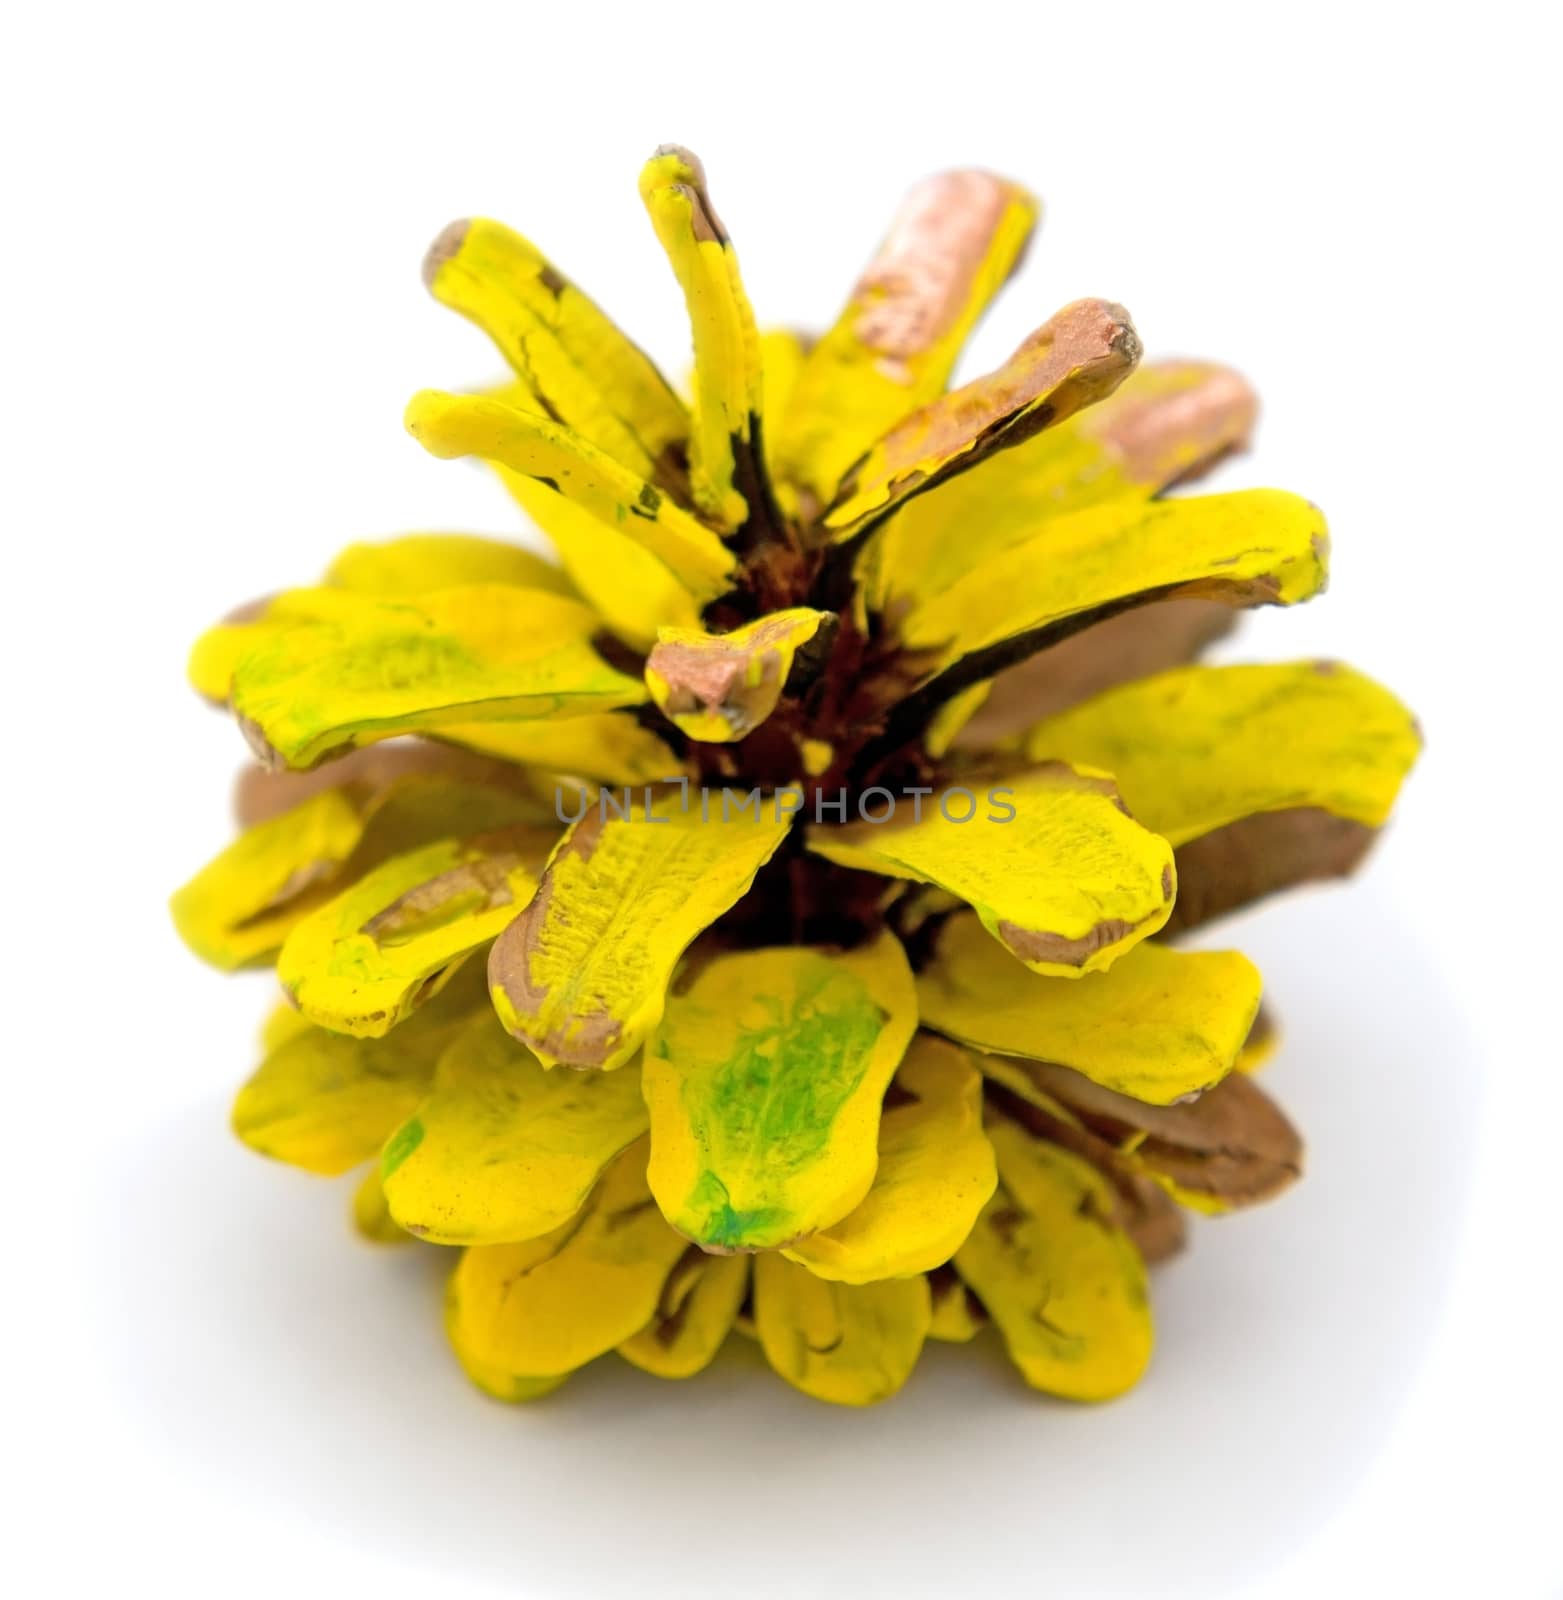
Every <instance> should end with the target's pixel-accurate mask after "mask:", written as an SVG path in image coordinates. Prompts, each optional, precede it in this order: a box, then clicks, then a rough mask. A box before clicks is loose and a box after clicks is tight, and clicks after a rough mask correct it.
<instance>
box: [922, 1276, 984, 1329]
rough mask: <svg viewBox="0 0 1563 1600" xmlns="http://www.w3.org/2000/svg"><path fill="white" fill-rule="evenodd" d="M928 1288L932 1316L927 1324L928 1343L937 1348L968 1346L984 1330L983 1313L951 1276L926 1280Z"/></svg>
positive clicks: (969, 1293) (975, 1301)
mask: <svg viewBox="0 0 1563 1600" xmlns="http://www.w3.org/2000/svg"><path fill="white" fill-rule="evenodd" d="M928 1288H929V1292H930V1294H931V1295H932V1297H933V1316H932V1318H931V1319H930V1321H929V1323H928V1337H929V1338H930V1339H937V1340H938V1341H939V1342H940V1343H941V1344H970V1343H971V1341H972V1340H973V1339H975V1338H976V1337H977V1335H978V1334H979V1333H981V1332H982V1330H983V1329H984V1328H985V1327H987V1325H988V1317H987V1313H986V1312H985V1311H984V1310H983V1309H982V1306H981V1305H980V1304H979V1303H978V1301H977V1298H976V1296H975V1295H973V1294H972V1292H971V1290H970V1289H968V1288H967V1287H966V1285H965V1284H964V1283H962V1282H961V1280H960V1279H959V1278H957V1277H955V1276H954V1274H953V1273H952V1274H950V1275H948V1276H943V1275H941V1276H939V1277H937V1278H935V1277H930V1278H929V1280H928Z"/></svg>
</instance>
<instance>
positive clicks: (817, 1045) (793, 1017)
mask: <svg viewBox="0 0 1563 1600" xmlns="http://www.w3.org/2000/svg"><path fill="white" fill-rule="evenodd" d="M757 1004H758V1005H759V1006H760V1007H762V1008H763V1009H765V1010H766V1011H768V1012H769V1013H770V1018H769V1020H768V1021H767V1022H766V1024H765V1025H763V1026H761V1027H748V1028H744V1027H742V1025H740V1031H739V1033H738V1037H737V1038H736V1040H735V1041H734V1044H733V1048H732V1050H731V1052H730V1053H729V1054H728V1055H727V1057H726V1058H725V1059H724V1060H722V1061H721V1062H719V1063H717V1064H716V1065H714V1066H713V1067H711V1068H709V1069H708V1070H707V1071H705V1072H700V1071H695V1072H691V1073H690V1074H689V1076H688V1078H687V1079H686V1081H685V1089H684V1103H685V1106H686V1108H687V1109H688V1111H689V1113H690V1120H691V1122H692V1123H694V1124H695V1126H696V1127H697V1128H698V1129H700V1131H701V1132H703V1133H704V1134H705V1135H706V1137H707V1138H708V1139H709V1140H710V1141H711V1143H712V1144H714V1145H716V1146H718V1147H721V1146H725V1147H726V1148H727V1149H728V1150H730V1151H732V1152H734V1153H737V1154H739V1155H741V1156H742V1157H744V1158H748V1157H750V1156H752V1155H753V1154H754V1153H755V1152H758V1151H763V1152H764V1162H765V1165H766V1167H767V1168H768V1169H770V1170H772V1171H776V1172H783V1173H787V1172H795V1171H797V1170H798V1169H799V1168H801V1167H805V1166H807V1165H809V1163H810V1162H812V1161H814V1160H815V1159H817V1158H818V1156H819V1154H820V1152H821V1150H823V1149H824V1147H825V1145H826V1144H827V1143H828V1141H829V1139H830V1133H831V1129H832V1128H833V1127H834V1126H835V1122H836V1118H837V1117H838V1116H839V1115H840V1112H841V1108H842V1106H843V1105H844V1104H845V1103H846V1101H847V1100H848V1099H849V1098H850V1096H851V1094H852V1091H853V1090H854V1089H856V1088H857V1086H858V1084H859V1083H861V1082H862V1080H863V1073H864V1071H865V1070H866V1068H867V1066H868V1058H869V1054H870V1052H871V1051H872V1050H873V1048H874V1043H875V1041H876V1040H877V1039H878V1037H879V1034H880V1030H881V1029H882V1028H883V1026H884V1021H885V1019H884V1015H883V1013H882V1012H881V1011H880V1009H879V1007H878V1006H877V1005H875V1004H874V1001H873V997H872V996H871V995H870V994H869V992H868V990H867V988H866V987H865V986H864V984H863V983H862V981H861V980H860V979H858V978H857V977H855V976H854V975H853V974H851V973H848V972H844V971H842V970H841V969H840V968H839V967H836V966H834V965H833V964H832V963H830V962H829V961H827V960H826V959H825V958H824V957H817V958H815V960H813V961H811V962H810V963H809V964H808V965H807V966H806V967H805V968H804V969H803V970H802V971H801V972H800V973H799V978H798V984H797V991H796V993H795V994H794V995H793V996H792V997H791V1001H790V1003H789V1001H788V999H787V998H786V997H781V996H769V995H768V996H764V997H761V998H759V999H758V1000H757ZM676 1055H677V1047H676V1045H675V1057H676Z"/></svg>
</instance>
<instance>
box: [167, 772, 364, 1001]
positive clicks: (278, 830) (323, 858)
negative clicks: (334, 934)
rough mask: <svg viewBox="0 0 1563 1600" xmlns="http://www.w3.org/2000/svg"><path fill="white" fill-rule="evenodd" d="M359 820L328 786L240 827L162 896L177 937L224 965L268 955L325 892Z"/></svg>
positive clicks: (346, 798)
mask: <svg viewBox="0 0 1563 1600" xmlns="http://www.w3.org/2000/svg"><path fill="white" fill-rule="evenodd" d="M365 822H366V817H365V810H364V807H363V805H362V804H360V803H355V797H353V796H350V795H347V794H344V793H343V792H342V791H341V790H339V789H327V790H325V791H324V792H322V793H321V794H317V795H312V796H311V797H310V798H309V799H307V800H305V801H304V802H303V803H302V804H301V805H297V806H294V807H293V809H292V810H291V811H284V812H283V813H282V814H281V815H280V816H276V817H272V818H271V819H270V820H269V821H266V822H261V823H257V824H256V825H255V826H254V827H253V828H247V829H246V830H245V831H244V832H243V833H241V834H240V835H239V837H238V838H237V839H235V840H234V841H233V843H232V844H230V845H229V846H228V847H227V848H226V849H225V850H223V851H221V852H220V853H219V854H218V855H216V856H215V857H213V859H212V860H211V861H209V862H208V863H207V864H206V866H204V867H203V868H202V869H201V870H200V871H199V872H198V873H196V875H195V876H194V877H193V878H191V879H190V881H189V882H188V883H187V884H185V885H184V887H183V888H181V889H179V890H178V891H177V892H176V893H175V894H174V896H173V898H172V899H171V900H170V901H169V911H170V912H171V913H172V915H173V919H174V927H175V928H176V929H177V930H178V933H179V937H180V938H181V939H183V940H184V942H185V943H186V944H187V945H188V946H189V947H190V949H191V950H193V951H194V952H195V953H196V955H198V956H200V958H201V959H202V960H203V961H209V962H210V963H211V964H212V965H213V966H214V967H221V968H222V969H223V970H224V971H229V972H231V971H233V970H234V969H236V968H238V967H242V966H247V965H249V964H251V963H253V962H257V961H261V960H264V959H266V958H268V957H270V956H271V955H273V954H274V953H275V952H276V951H277V950H278V949H279V948H280V947H281V945H282V941H283V939H284V938H286V937H287V933H288V930H289V929H290V928H292V927H293V926H294V925H295V924H296V923H297V922H298V921H299V919H300V918H301V917H303V916H305V915H306V914H307V913H308V911H309V910H310V908H311V907H313V906H318V905H319V904H321V902H322V901H323V900H325V899H326V898H327V897H328V896H329V895H330V893H331V884H332V883H333V882H334V880H335V878H336V876H337V873H338V871H339V870H340V869H341V867H342V864H343V863H344V862H345V861H346V860H347V859H348V858H349V857H350V856H351V855H352V853H353V851H354V850H355V849H356V848H357V845H358V843H359V841H360V840H361V839H362V838H363V836H364V827H365Z"/></svg>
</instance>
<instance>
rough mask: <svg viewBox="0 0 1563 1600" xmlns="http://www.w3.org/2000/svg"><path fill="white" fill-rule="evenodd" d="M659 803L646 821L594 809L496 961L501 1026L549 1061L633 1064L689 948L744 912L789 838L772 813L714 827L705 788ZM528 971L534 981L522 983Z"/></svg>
mask: <svg viewBox="0 0 1563 1600" xmlns="http://www.w3.org/2000/svg"><path fill="white" fill-rule="evenodd" d="M687 804H688V807H689V809H688V810H687V811H686V810H685V809H683V805H684V802H683V801H681V798H680V795H679V793H678V791H672V792H670V793H667V794H664V795H662V796H661V797H660V798H658V799H657V800H656V801H655V802H654V804H653V806H652V812H651V815H652V820H651V821H648V820H647V818H646V815H645V811H644V801H643V799H642V797H641V796H640V795H639V794H637V795H636V796H635V797H634V798H633V805H634V816H633V819H632V820H631V819H620V818H618V817H616V816H613V815H611V814H610V815H609V816H608V820H607V821H605V822H604V821H601V820H600V819H601V817H602V815H603V811H602V810H601V809H598V810H596V811H592V810H588V812H587V814H586V817H585V818H584V819H583V820H582V821H581V822H579V823H577V824H576V825H575V826H574V827H572V828H571V829H570V831H569V832H568V833H567V834H566V835H565V837H564V839H563V840H562V841H561V842H560V844H559V846H558V848H557V849H556V850H555V851H554V854H553V858H552V859H551V860H550V862H549V864H548V868H547V871H546V872H545V874H544V876H543V882H542V887H541V888H540V890H539V892H538V894H537V897H536V899H535V900H534V901H533V902H532V904H531V905H530V906H529V907H528V908H527V910H526V911H525V912H524V913H523V914H522V916H520V917H519V918H517V919H516V921H515V922H513V923H512V924H511V926H510V927H509V928H508V929H507V930H506V931H505V934H504V936H503V937H502V938H501V939H500V941H499V942H498V943H497V944H496V945H495V947H494V952H493V955H492V957H491V959H490V964H489V975H490V983H491V986H492V993H493V998H494V1008H495V1010H496V1011H497V1012H498V1013H499V1017H500V1020H501V1021H502V1022H503V1023H504V1024H505V1026H506V1027H507V1028H508V1029H509V1030H510V1031H511V1032H512V1033H513V1034H515V1036H516V1037H517V1038H518V1039H520V1040H521V1042H522V1043H523V1044H525V1045H527V1046H528V1047H529V1048H530V1049H531V1050H532V1051H534V1052H535V1053H536V1055H537V1056H538V1058H539V1060H541V1061H542V1062H543V1064H544V1065H545V1066H555V1065H557V1064H559V1063H561V1062H562V1063H564V1064H566V1065H569V1066H582V1067H606V1068H612V1067H617V1066H622V1065H623V1064H624V1063H625V1062H626V1061H628V1060H629V1059H630V1058H631V1057H632V1056H633V1055H634V1054H635V1052H636V1051H637V1050H639V1049H640V1047H641V1044H642V1043H643V1042H644V1041H645V1039H646V1037H647V1035H648V1034H649V1033H650V1032H651V1030H652V1029H653V1028H654V1027H655V1026H656V1025H657V1022H658V1021H659V1019H660V1018H661V1016H662V1007H663V1001H664V997H665V996H666V993H667V986H668V982H669V980H670V979H671V977H672V975H673V969H674V967H675V966H676V965H677V963H678V959H679V957H680V956H681V955H682V954H683V953H684V951H685V949H686V948H687V947H688V945H689V943H690V941H691V940H692V939H693V938H694V937H695V936H696V935H697V934H699V933H701V932H703V931H704V930H705V929H706V928H707V927H709V926H710V924H711V923H713V922H714V921H715V920H716V919H717V918H718V917H719V916H721V914H722V913H723V912H724V911H727V910H728V909H730V908H731V907H732V906H733V905H735V904H736V903H737V902H738V901H739V900H740V899H742V897H743V896H744V894H745V893H747V892H748V889H749V885H750V884H751V883H752V882H753V881H754V875H755V873H756V872H758V871H759V869H760V867H761V866H763V865H764V863H765V862H766V861H767V860H769V859H770V857H771V854H772V853H773V852H774V851H775V849H776V847H777V846H778V845H779V844H780V843H781V841H782V838H783V837H784V835H785V834H786V832H787V824H786V821H785V820H783V821H781V822H778V821H776V818H775V811H774V808H770V807H766V806H764V805H763V804H762V805H761V807H760V815H759V818H758V820H756V819H755V817H754V816H753V814H752V813H745V812H740V811H738V810H737V809H736V808H735V809H734V810H733V812H732V814H731V815H730V816H727V817H725V818H724V816H723V805H722V798H721V797H720V796H712V797H711V800H710V816H709V820H703V819H702V817H701V802H700V798H699V796H698V795H696V794H693V793H692V794H690V795H689V796H688V799H687ZM521 974H524V979H523V978H522V977H521V976H520V975H521Z"/></svg>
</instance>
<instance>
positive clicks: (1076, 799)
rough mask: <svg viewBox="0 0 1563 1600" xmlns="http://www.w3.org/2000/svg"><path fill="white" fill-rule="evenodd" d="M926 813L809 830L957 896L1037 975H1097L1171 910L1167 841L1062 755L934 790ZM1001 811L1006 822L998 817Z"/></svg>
mask: <svg viewBox="0 0 1563 1600" xmlns="http://www.w3.org/2000/svg"><path fill="white" fill-rule="evenodd" d="M921 809H922V820H921V821H920V822H918V821H916V820H907V817H908V814H909V811H910V808H909V807H908V805H907V803H906V802H905V801H902V802H901V805H900V808H899V812H898V815H897V817H896V818H895V819H893V820H891V821H889V822H885V823H880V824H877V825H876V824H873V823H867V822H856V823H852V824H849V825H848V826H846V827H831V826H828V825H827V826H815V827H811V828H810V829H809V834H808V842H809V848H810V849H811V850H812V851H814V852H815V853H816V854H817V855H822V856H824V857H825V858H826V859H827V860H829V861H834V862H836V863H837V864H838V865H840V866H843V867H856V868H858V869H859V870H861V871H864V872H878V873H882V874H884V875H886V876H889V877H895V878H910V879H913V880H914V881H917V882H920V883H931V884H934V885H936V886H937V887H939V888H941V889H945V890H947V891H949V892H950V893H951V894H955V895H959V896H960V898H961V899H963V900H965V901H966V902H967V903H968V904H969V905H971V906H972V907H973V908H974V909H975V910H976V912H977V915H978V916H979V917H981V919H982V925H983V927H985V928H986V929H987V930H988V932H989V933H991V934H992V935H993V937H994V938H995V939H997V940H998V941H999V942H1000V943H1001V944H1003V945H1004V947H1005V948H1006V949H1007V950H1008V951H1010V952H1011V954H1012V955H1014V956H1017V957H1019V958H1020V959H1021V960H1022V961H1024V962H1025V963H1026V965H1027V966H1028V967H1030V968H1031V969H1032V971H1033V972H1043V973H1048V974H1050V975H1052V976H1055V977H1078V976H1080V975H1081V974H1082V973H1087V972H1099V971H1103V970H1105V969H1106V968H1107V967H1110V966H1111V965H1112V964H1113V962H1114V961H1116V960H1117V959H1118V958H1119V957H1120V956H1122V955H1123V954H1124V952H1125V951H1127V950H1129V949H1131V948H1133V946H1134V945H1136V944H1138V943H1139V941H1140V940H1141V939H1144V938H1146V937H1147V936H1148V935H1150V934H1153V933H1155V932H1156V930H1157V929H1158V928H1160V927H1161V926H1162V924H1163V923H1164V922H1166V920H1167V918H1168V916H1169V915H1170V914H1171V912H1172V901H1173V892H1174V888H1175V880H1174V874H1173V863H1172V849H1171V847H1170V846H1169V845H1168V844H1167V842H1166V840H1164V839H1161V838H1159V837H1158V836H1157V835H1156V834H1154V833H1150V832H1148V831H1147V830H1146V829H1144V828H1142V827H1141V826H1140V824H1139V823H1138V822H1136V821H1135V820H1134V819H1133V818H1132V817H1130V816H1127V815H1126V814H1125V813H1124V811H1123V809H1122V808H1121V807H1120V806H1119V805H1118V803H1117V793H1116V791H1115V790H1114V788H1113V786H1112V782H1111V780H1110V779H1107V778H1106V777H1104V776H1103V775H1102V774H1100V773H1095V772H1092V771H1090V770H1089V769H1082V770H1080V771H1076V770H1075V769H1074V768H1072V767H1067V766H1065V765H1063V764H1062V763H1061V762H1055V763H1052V764H1051V765H1049V766H1045V767H1039V768H1036V769H1035V770H1032V771H1029V772H1022V773H1019V774H1017V775H1016V776H1014V777H1006V778H1004V779H1002V780H1000V782H999V783H997V784H987V783H976V784H975V787H972V788H964V789H963V788H959V787H956V788H952V789H948V790H940V791H939V792H938V793H936V794H934V795H931V796H928V797H926V798H925V799H924V800H923V802H922V808H921ZM1006 815H1008V820H996V819H1000V818H1003V817H1005V816H1006Z"/></svg>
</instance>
